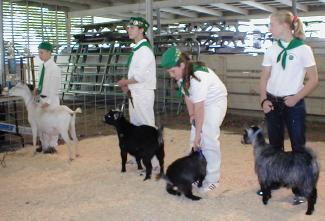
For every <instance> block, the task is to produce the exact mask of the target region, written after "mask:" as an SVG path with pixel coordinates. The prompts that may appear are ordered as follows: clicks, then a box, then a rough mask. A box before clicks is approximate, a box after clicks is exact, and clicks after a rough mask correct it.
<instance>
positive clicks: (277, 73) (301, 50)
mask: <svg viewBox="0 0 325 221" xmlns="http://www.w3.org/2000/svg"><path fill="white" fill-rule="evenodd" d="M288 44H289V43H287V42H283V41H282V45H283V46H284V47H287V46H288ZM282 50H283V49H282V48H281V47H280V46H279V45H278V43H277V42H275V43H274V44H273V45H272V46H271V47H269V48H268V49H267V50H266V52H265V54H264V60H263V63H262V65H263V66H265V67H272V69H271V75H270V77H269V79H268V81H267V86H266V91H267V92H269V93H271V94H273V95H275V96H281V97H282V96H288V95H293V94H297V93H298V92H299V91H300V90H301V89H302V88H303V87H304V84H303V83H304V78H305V74H306V69H305V68H307V67H311V66H314V65H316V62H315V58H314V55H313V52H312V50H311V48H310V47H309V46H308V45H301V46H299V47H297V48H293V49H290V50H288V51H287V62H286V67H285V69H283V68H282V65H281V60H280V61H279V62H277V57H278V55H279V54H280V53H281V51H282ZM282 56H283V55H282ZM281 58H282V57H281Z"/></svg>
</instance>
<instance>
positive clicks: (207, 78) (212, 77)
mask: <svg viewBox="0 0 325 221" xmlns="http://www.w3.org/2000/svg"><path fill="white" fill-rule="evenodd" d="M208 71H209V72H204V71H195V72H194V75H195V76H196V77H197V78H198V79H200V81H198V80H197V79H195V78H193V77H192V78H191V80H190V88H189V91H188V92H189V99H190V101H191V102H192V103H198V102H201V101H204V104H205V105H209V104H211V103H216V102H217V101H218V100H219V98H221V97H225V96H227V89H226V87H225V85H224V84H223V82H222V81H221V80H220V79H219V77H218V76H217V75H216V74H215V73H214V71H212V70H211V69H209V68H208Z"/></svg>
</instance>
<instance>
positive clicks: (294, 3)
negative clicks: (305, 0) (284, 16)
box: [292, 0, 297, 15]
mask: <svg viewBox="0 0 325 221" xmlns="http://www.w3.org/2000/svg"><path fill="white" fill-rule="evenodd" d="M292 12H293V14H294V15H297V1H296V0H292Z"/></svg>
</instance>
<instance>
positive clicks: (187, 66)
mask: <svg viewBox="0 0 325 221" xmlns="http://www.w3.org/2000/svg"><path fill="white" fill-rule="evenodd" d="M161 67H163V68H166V69H167V71H168V73H169V75H170V77H171V78H173V79H175V80H176V81H177V83H178V85H179V91H180V93H181V94H182V95H183V96H184V98H185V103H186V107H187V110H188V113H189V118H190V122H191V124H192V128H191V139H190V147H191V149H192V148H193V149H194V150H198V149H201V150H202V153H203V155H204V156H205V158H206V160H207V169H206V170H207V174H206V177H205V179H204V180H203V185H202V187H200V188H199V191H200V192H202V193H205V192H208V191H209V190H213V189H214V188H216V186H217V185H218V183H219V178H220V164H221V153H220V142H219V136H220V125H221V123H222V121H223V119H224V117H225V114H226V111H227V89H226V87H225V85H224V84H223V83H222V81H221V80H220V79H219V77H218V76H217V75H216V74H215V72H214V71H213V70H211V69H210V68H207V67H206V66H205V65H204V63H202V62H193V61H191V60H190V58H189V56H188V55H187V54H185V53H184V52H181V51H180V50H179V49H177V48H176V47H175V46H173V47H171V48H169V49H168V50H167V51H166V52H165V53H164V54H163V56H162V61H161Z"/></svg>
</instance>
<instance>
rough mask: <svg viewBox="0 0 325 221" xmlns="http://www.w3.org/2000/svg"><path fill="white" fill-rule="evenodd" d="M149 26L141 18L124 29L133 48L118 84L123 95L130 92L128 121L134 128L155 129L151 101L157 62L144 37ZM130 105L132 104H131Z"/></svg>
mask: <svg viewBox="0 0 325 221" xmlns="http://www.w3.org/2000/svg"><path fill="white" fill-rule="evenodd" d="M148 27H149V23H148V22H147V21H146V20H145V19H144V18H141V17H132V18H131V19H130V20H129V24H128V27H127V31H128V35H129V38H130V39H131V40H133V41H134V43H135V45H134V46H133V48H132V52H131V54H130V56H129V59H128V63H127V66H128V79H121V80H119V81H118V82H117V84H118V85H119V86H120V87H121V89H122V90H123V92H124V93H126V94H127V93H128V92H129V93H130V95H129V98H131V97H132V103H131V105H129V114H130V122H131V123H132V124H134V125H136V126H139V125H149V126H152V127H155V115H154V110H153V108H154V101H155V92H154V90H155V89H156V60H155V56H154V54H153V51H152V50H153V49H152V46H151V44H150V42H149V41H148V40H147V38H146V37H145V32H146V31H147V29H148ZM130 102H131V101H130Z"/></svg>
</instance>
